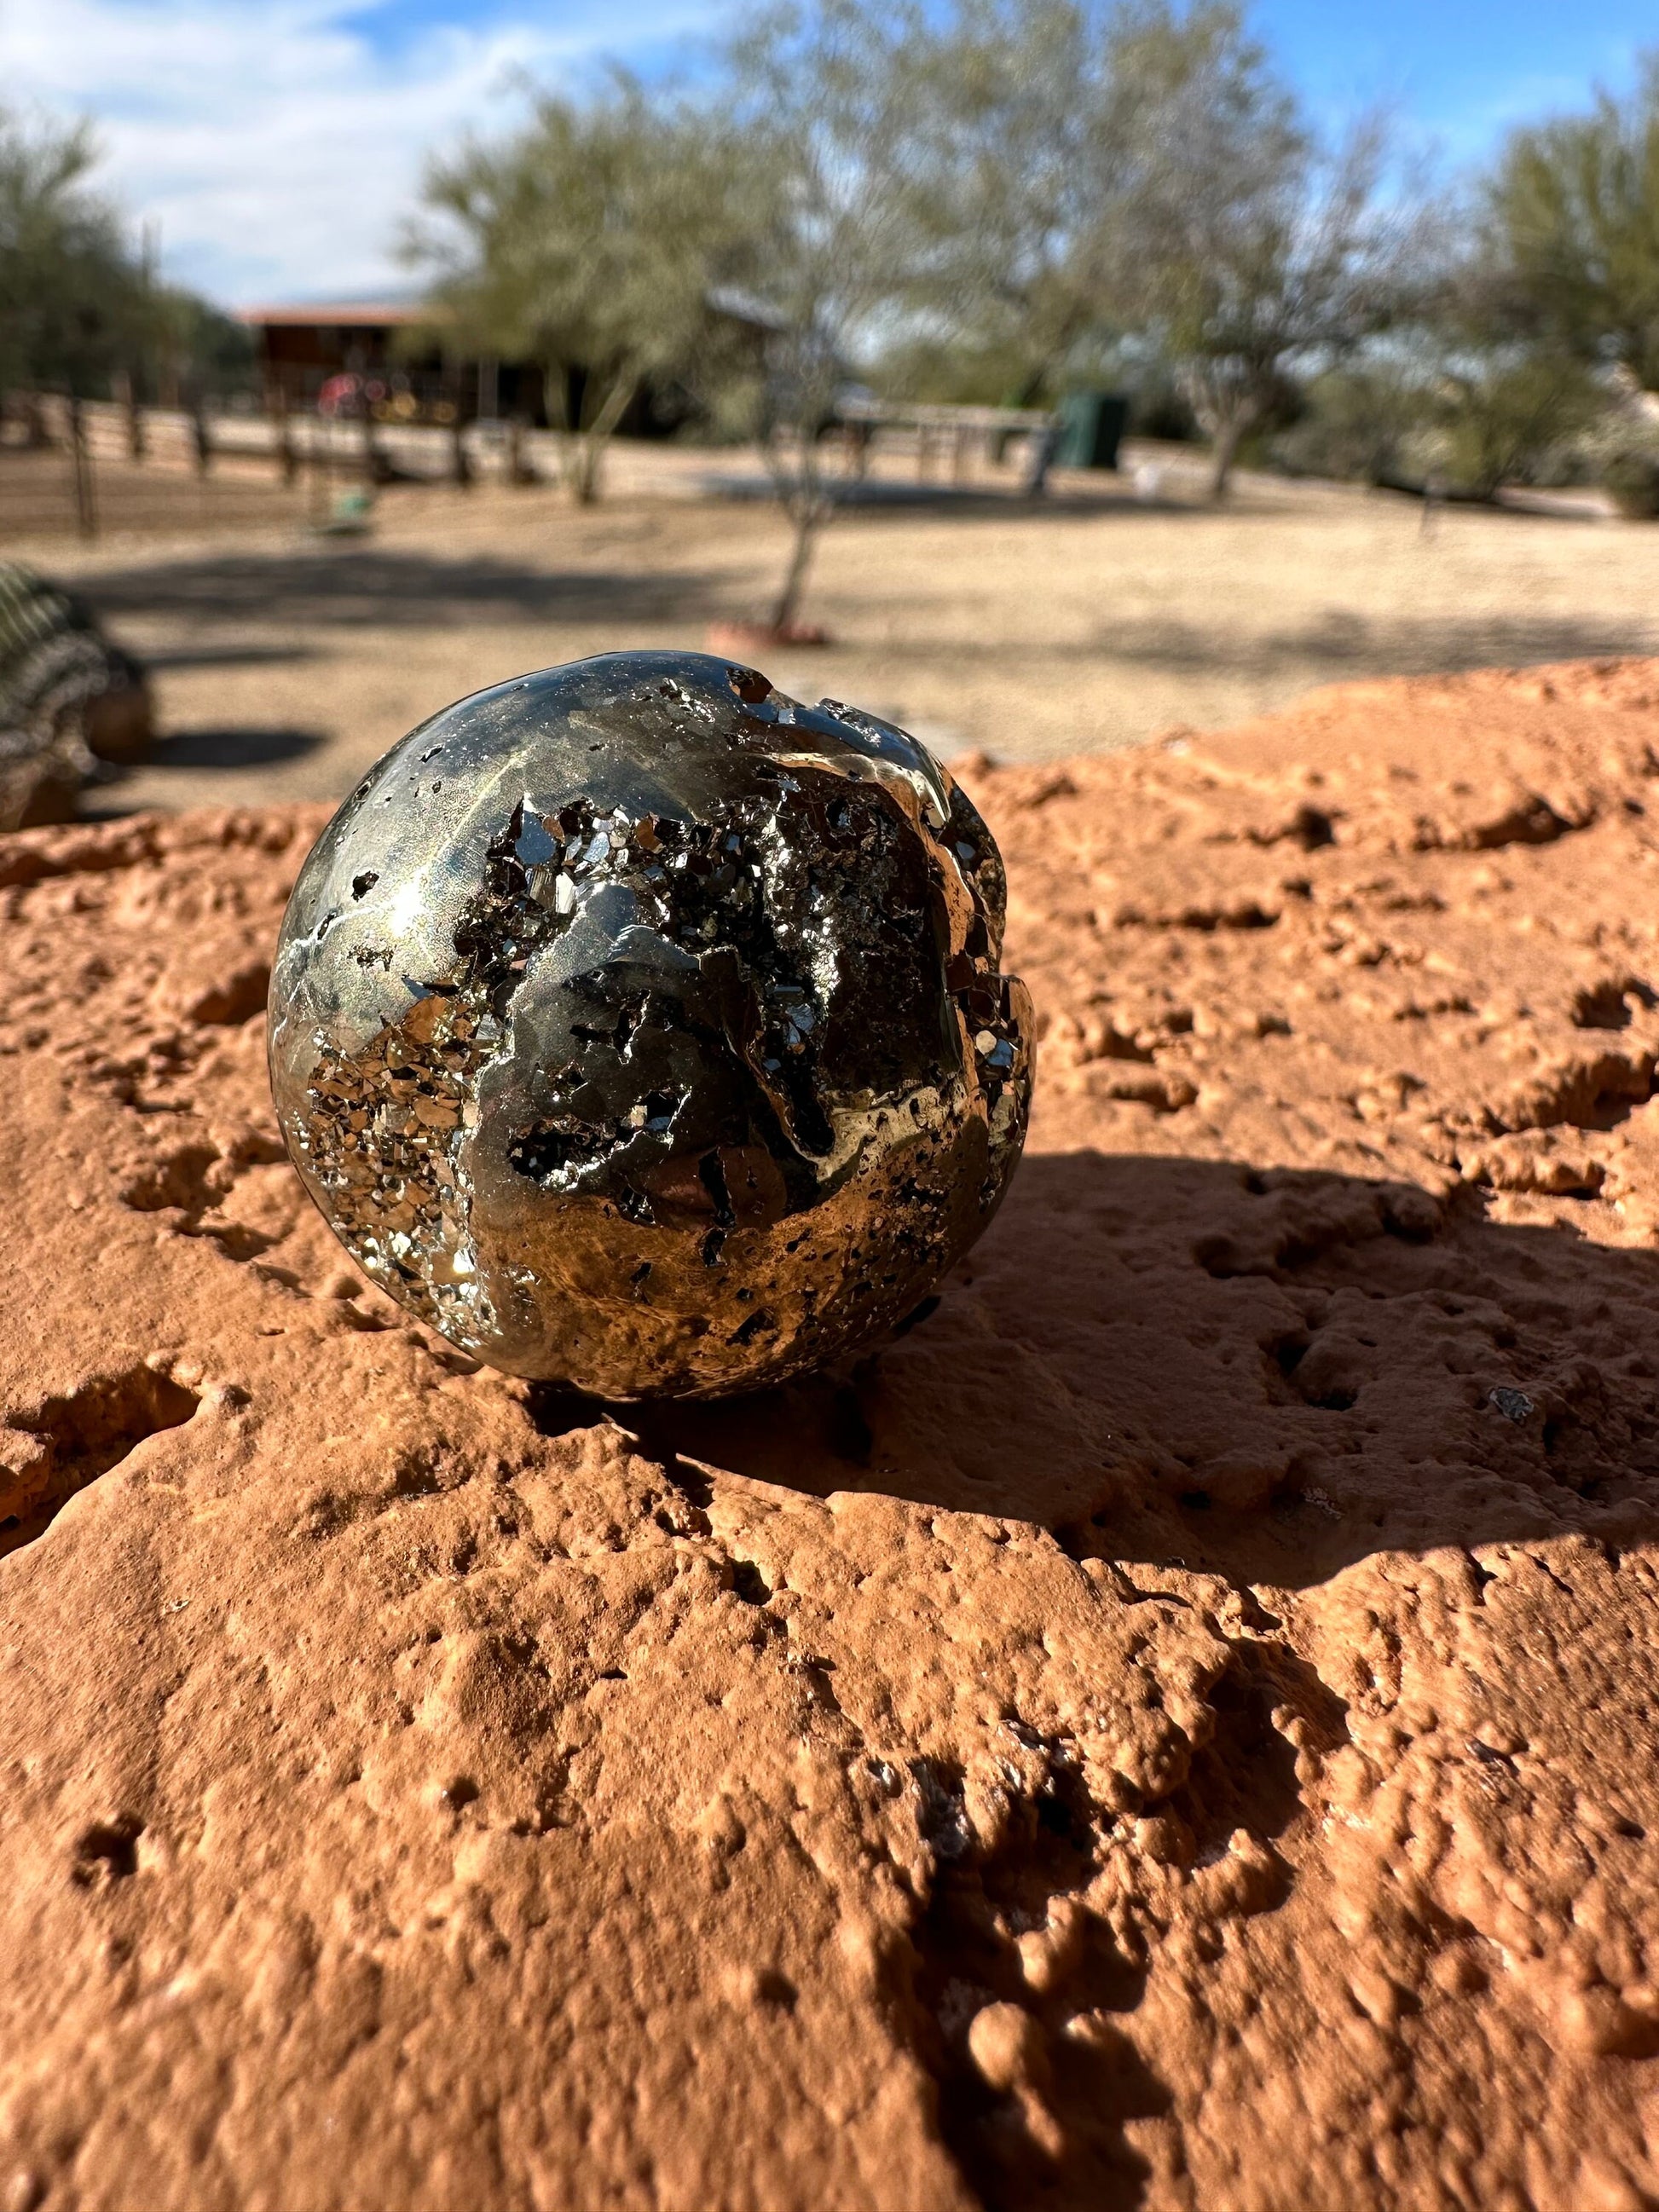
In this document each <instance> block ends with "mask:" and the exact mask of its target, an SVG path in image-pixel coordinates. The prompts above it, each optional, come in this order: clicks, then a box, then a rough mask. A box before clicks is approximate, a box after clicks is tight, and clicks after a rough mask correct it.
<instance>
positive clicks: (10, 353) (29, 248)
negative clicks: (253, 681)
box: [0, 109, 149, 397]
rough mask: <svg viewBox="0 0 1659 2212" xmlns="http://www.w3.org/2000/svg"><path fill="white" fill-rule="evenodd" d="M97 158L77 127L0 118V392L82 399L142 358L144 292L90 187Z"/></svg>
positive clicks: (112, 216)
mask: <svg viewBox="0 0 1659 2212" xmlns="http://www.w3.org/2000/svg"><path fill="white" fill-rule="evenodd" d="M96 158H97V156H96V149H95V148H94V143H93V141H92V137H91V135H90V133H89V131H88V130H87V128H86V126H85V125H74V126H71V127H69V128H63V127H60V126H58V125H54V124H52V123H51V122H43V123H40V124H38V125H28V124H26V123H24V122H22V121H21V120H20V119H19V118H16V117H15V116H12V115H9V114H8V113H7V112H5V111H4V110H3V109H0V391H6V390H10V391H28V390H38V389H40V387H42V386H68V388H69V389H70V391H71V392H76V393H78V394H80V395H82V396H83V397H84V396H89V395H90V394H92V393H93V392H95V391H98V390H101V389H103V388H105V387H106V386H107V383H108V380H109V377H110V374H111V372H112V370H113V369H114V368H118V367H121V366H124V365H125V364H127V363H129V362H131V361H133V360H134V359H135V357H136V356H137V355H138V353H139V352H140V351H141V350H142V349H143V343H144V339H145V336H146V333H147V329H148V322H149V293H148V288H147V286H146V283H145V281H144V276H143V270H142V269H141V268H140V267H139V265H138V264H137V259H136V258H135V257H134V256H133V255H132V253H131V252H130V251H129V249H128V247H127V245H126V242H125V239H124V238H123V235H122V230H121V224H120V222H119V219H118V216H117V215H116V213H115V211H114V210H113V209H112V207H111V206H110V205H109V204H107V203H106V201H105V200H104V199H102V198H101V197H100V196H99V195H98V194H97V193H96V192H95V191H94V190H93V188H92V186H91V184H90V181H89V178H90V173H91V171H92V169H93V167H94V164H95V161H96Z"/></svg>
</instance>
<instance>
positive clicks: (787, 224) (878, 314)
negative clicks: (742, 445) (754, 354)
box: [719, 0, 921, 629]
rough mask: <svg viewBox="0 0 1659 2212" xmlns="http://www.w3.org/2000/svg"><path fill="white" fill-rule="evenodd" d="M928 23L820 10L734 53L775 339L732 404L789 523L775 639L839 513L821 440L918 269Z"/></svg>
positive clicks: (752, 244)
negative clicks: (919, 154)
mask: <svg viewBox="0 0 1659 2212" xmlns="http://www.w3.org/2000/svg"><path fill="white" fill-rule="evenodd" d="M920 24H921V15H920V13H919V11H918V10H917V9H914V8H912V7H910V6H908V5H897V6H894V7H890V8H881V9H878V8H874V7H871V6H868V5H865V4H862V0H817V4H815V5H811V6H806V7H801V6H786V7H782V8H778V9H772V10H770V11H769V12H767V13H766V14H764V15H761V16H759V17H758V18H756V19H754V20H752V21H750V24H749V25H748V26H747V27H746V28H745V30H744V33H742V35H741V36H740V37H739V38H738V40H737V42H736V44H735V45H734V46H733V47H732V49H731V51H730V53H729V55H728V61H729V64H730V69H731V78H730V90H729V93H723V94H722V95H721V98H720V103H719V106H720V112H721V114H722V115H723V116H724V118H726V135H725V137H724V140H723V145H722V160H723V162H724V165H725V167H726V169H727V172H728V173H729V174H730V175H731V176H732V178H733V179H735V180H736V183H735V200H734V204H735V205H736V206H737V208H738V210H740V214H741V240H742V243H741V251H740V256H739V258H740V261H741V264H742V266H743V267H744V270H745V271H746V272H747V274H748V277H749V282H750V289H751V291H752V294H753V296H754V300H755V302H756V306H757V310H758V317H757V319H759V320H760V321H761V322H762V323H763V325H764V326H765V329H766V331H767V338H766V343H765V347H764V349H763V355H762V356H761V358H760V360H759V362H758V364H757V367H756V368H754V369H751V370H750V371H749V372H748V373H747V374H739V376H738V378H737V379H735V380H728V387H727V388H728V400H727V405H728V410H729V411H734V412H736V413H737V414H738V416H741V417H742V418H743V419H744V420H745V421H746V422H747V426H748V428H749V429H750V433H751V435H753V437H754V438H755V440H756V441H757V444H758V446H759V448H760V451H761V454H762V456H763V459H764V460H765V462H766V464H767V466H768V468H769V471H770V472H771V476H772V479H773V483H774V486H775V490H776V493H777V496H778V498H779V501H780V502H781V505H782V507H783V509H784V511H785V513H786V514H787V516H788V518H789V520H790V523H791V525H792V526H793V543H792V546H791V550H790V556H789V561H788V563H787V568H786V570H785V573H784V576H783V579H782V581H781V585H780V587H779V591H778V594H777V597H776V599H775V601H774V603H773V605H772V609H771V616H770V619H771V623H772V626H773V627H774V628H775V629H787V628H788V627H789V626H790V625H791V624H792V623H794V622H795V621H796V619H797V617H798V616H799V609H800V603H801V599H802V596H803V594H804V592H805V587H806V581H807V577H808V574H809V573H810V569H811V560H812V555H813V550H814V549H815V547H816V545H817V538H818V534H819V532H821V531H822V529H823V526H824V524H825V523H826V522H827V521H828V520H829V517H830V514H831V513H832V512H833V510H834V507H835V486H834V483H833V481H832V480H831V479H830V477H829V476H828V475H827V474H826V472H825V469H824V466H823V442H822V441H823V432H824V430H825V429H826V428H828V427H829V424H830V422H832V421H833V420H834V418H835V416H836V407H837V401H838V398H839V395H840V393H841V392H842V387H843V386H844V385H845V384H846V383H847V381H848V378H849V377H850V375H851V374H852V373H853V371H854V366H855V364H856V362H857V361H858V359H859V358H860V355H861V354H862V353H863V352H864V351H865V350H866V349H868V347H869V346H870V344H871V343H872V338H873V337H874V335H875V333H876V332H877V331H878V330H879V329H880V327H881V326H882V324H883V322H884V319H887V318H889V317H890V316H891V315H892V313H894V312H895V311H896V307H897V305H898V303H899V302H900V301H901V300H902V296H903V294H904V290H905V287H906V285H907V283H908V281H909V278H910V276H911V274H912V271H913V270H914V266H915V243H916V233H915V219H914V204H915V201H914V187H915V155H916V144H915V136H914V133H913V132H912V131H911V130H910V128H909V112H908V106H907V92H908V87H909V84H910V83H911V82H912V70H911V55H912V53H913V52H914V42H915V39H916V37H917V34H918V31H919V27H920ZM734 402H735V403H736V404H735V406H734V405H733V403H734Z"/></svg>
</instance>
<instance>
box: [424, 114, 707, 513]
mask: <svg viewBox="0 0 1659 2212" xmlns="http://www.w3.org/2000/svg"><path fill="white" fill-rule="evenodd" d="M424 199H425V204H426V207H427V210H428V216H427V219H426V221H425V222H423V223H422V225H420V226H419V227H418V228H416V231H415V232H414V234H412V235H411V237H410V240H409V241H408V247H407V251H408V252H409V255H410V258H411V259H413V260H414V261H415V262H416V263H417V264H423V265H425V266H427V267H428V268H429V269H430V270H432V271H433V272H434V278H435V281H434V283H433V287H432V294H431V296H432V299H433V301H434V304H435V307H438V308H439V309H441V311H442V313H443V314H444V316H445V318H446V319H447V326H448V327H447V333H446V336H447V342H448V343H450V344H451V345H452V346H453V345H455V344H459V345H462V346H468V347H472V348H476V349H480V350H483V351H486V352H489V353H494V354H498V355H501V356H505V357H507V358H509V359H513V360H516V361H520V362H531V363H533V364H535V365H536V366H537V367H538V368H539V369H540V370H541V372H542V377H543V386H544V393H545V399H546V407H547V413H548V419H549V421H550V422H551V423H553V425H554V426H555V427H556V428H558V429H560V430H562V431H563V432H564V433H565V435H564V438H563V440H562V450H563V455H564V468H565V475H566V480H567V482H568V484H569V486H570V488H571V489H572V491H573V493H574V495H575V497H576V498H577V499H578V500H579V501H582V502H584V503H586V502H587V501H592V500H593V499H595V498H597V497H598V495H599V475H600V465H601V462H602V460H603V458H604V453H605V447H606V445H607V443H608V441H609V440H610V438H611V435H612V434H613V433H614V431H615V430H616V428H617V424H618V423H619V422H621V420H622V418H623V415H624V414H625V413H626V411H627V410H628V407H629V403H630V401H631V400H632V399H633V398H634V396H635V393H636V392H638V391H639V390H640V388H641V385H642V384H644V383H645V382H646V380H647V379H648V378H651V377H653V376H657V375H678V374H684V372H685V370H686V368H687V365H688V363H689V362H691V361H692V360H693V359H694V357H695V356H696V355H697V354H698V353H699V352H700V350H701V349H702V348H703V346H704V345H705V344H707V343H712V342H713V338H714V332H713V329H712V322H713V319H712V318H711V313H710V308H709V301H708V295H709V292H710V289H711V287H712V286H714V285H715V284H716V283H719V281H720V278H721V276H722V275H723V274H725V273H726V272H727V270H728V266H729V264H731V262H732V258H733V245H732V239H733V229H734V224H733V218H732V204H731V203H732V176H731V173H730V169H729V166H728V164H727V163H726V161H724V160H723V159H722V158H721V157H720V152H719V149H718V145H717V143H716V142H715V140H714V139H713V138H711V137H710V135H709V134H708V132H707V131H705V130H702V129H700V128H699V127H698V125H697V123H696V119H695V118H693V117H692V116H691V114H690V112H687V111H685V110H684V109H682V108H680V107H678V106H673V105H671V104H669V103H667V102H665V101H663V100H653V99H652V98H650V97H649V96H648V95H647V94H646V92H645V91H644V90H643V89H642V88H641V87H640V86H638V85H637V84H635V83H634V82H631V81H630V80H629V79H627V78H623V77H618V78H617V80H616V81H615V82H613V83H612V85H611V88H609V90H608V91H607V92H606V93H605V94H604V95H603V96H602V97H600V98H599V99H598V100H594V101H593V102H592V103H591V104H589V105H586V106H578V105H577V104H575V103H574V102H573V101H570V100H563V99H554V98H548V99H544V100H541V101H539V102H538V106H537V108H536V112H535V114H534V117H533V118H532V121H531V122H530V124H529V125H527V126H526V128H525V129H524V130H523V131H520V132H517V133H516V134H514V135H513V137H509V138H507V140H505V141H504V142H502V143H497V144H494V145H486V144H483V143H478V142H477V141H474V142H472V143H469V144H467V145H465V147H463V148H462V149H461V151H460V152H459V154H458V155H454V156H453V158H450V159H447V160H441V161H435V162H434V163H433V164H432V166H431V167H430V168H429V169H428V173H427V179H426V185H425V191H424ZM573 385H574V386H575V387H576V388H577V389H578V390H579V392H580V400H579V404H578V405H577V407H576V409H575V410H574V413H573V412H572V411H571V409H570V406H569V394H570V392H571V390H572V387H573Z"/></svg>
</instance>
